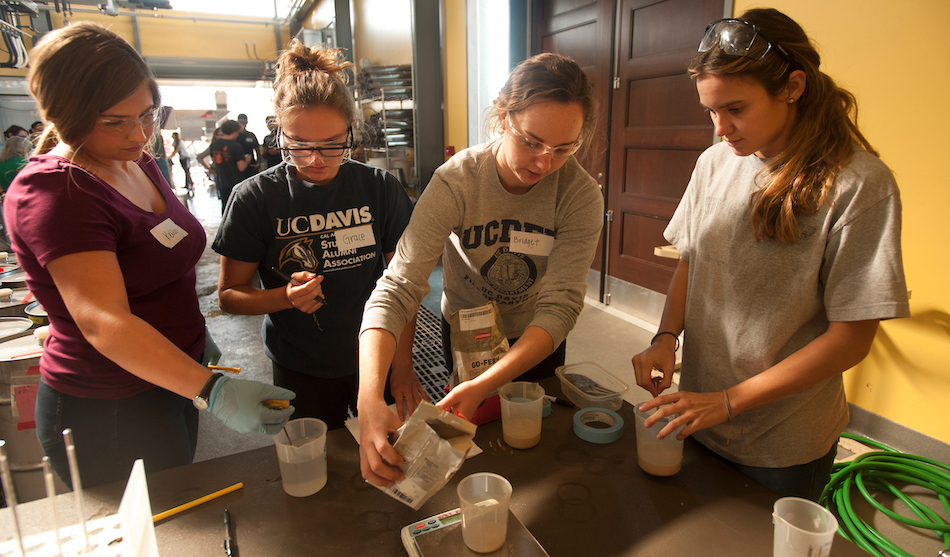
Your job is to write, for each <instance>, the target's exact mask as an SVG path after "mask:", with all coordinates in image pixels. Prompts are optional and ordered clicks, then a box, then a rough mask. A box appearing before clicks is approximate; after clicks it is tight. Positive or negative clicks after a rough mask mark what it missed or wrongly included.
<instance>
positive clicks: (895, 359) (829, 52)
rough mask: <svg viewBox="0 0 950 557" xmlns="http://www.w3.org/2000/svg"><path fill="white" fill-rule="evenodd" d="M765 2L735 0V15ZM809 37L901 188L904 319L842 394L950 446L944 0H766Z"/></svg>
mask: <svg viewBox="0 0 950 557" xmlns="http://www.w3.org/2000/svg"><path fill="white" fill-rule="evenodd" d="M761 6H762V4H758V3H752V2H746V1H742V0H736V2H735V11H736V14H740V13H742V11H744V10H746V9H748V8H751V7H761ZM768 6H770V7H774V8H776V9H778V10H780V11H782V12H784V13H785V14H787V15H788V16H789V17H791V18H792V19H794V20H795V21H797V22H798V23H799V24H800V25H801V26H802V27H803V28H804V29H805V32H806V33H808V35H809V36H810V37H811V38H812V39H813V40H814V41H816V42H817V45H818V49H819V53H820V54H821V55H822V68H823V70H824V71H825V73H827V74H828V75H830V76H832V77H833V78H834V79H835V80H836V81H837V82H838V83H839V84H840V85H841V86H843V87H845V88H846V89H849V90H850V91H851V92H852V93H854V94H855V96H857V98H858V106H859V108H860V111H859V124H860V126H861V129H862V131H863V133H864V134H865V136H866V137H867V138H868V140H869V141H870V142H871V144H872V145H874V147H875V148H876V149H877V150H878V151H879V152H880V154H881V158H882V159H883V160H884V162H885V163H887V165H888V166H890V167H891V169H892V170H893V171H894V173H895V175H896V177H897V182H898V184H899V185H900V188H901V200H902V202H903V206H904V213H903V237H902V244H903V251H904V271H905V273H906V275H907V286H908V288H910V289H911V290H912V291H913V294H912V297H911V301H910V305H911V314H912V315H911V317H910V318H908V319H898V320H893V321H887V322H884V323H882V324H881V328H880V330H879V332H878V335H877V339H876V340H875V343H874V346H873V347H872V349H871V355H870V356H869V357H868V358H867V360H865V361H864V362H863V363H861V364H860V365H859V366H857V367H856V368H854V369H852V370H850V371H848V372H847V373H846V374H845V384H846V386H847V391H848V399H849V400H850V401H851V402H853V403H855V404H857V405H859V406H861V407H862V408H866V409H868V410H870V411H872V412H875V413H877V414H881V415H883V416H885V417H887V418H890V419H891V420H893V421H895V422H898V423H901V424H903V425H906V426H908V427H910V428H912V429H915V430H917V431H920V432H922V433H925V434H927V435H930V436H933V437H936V438H938V439H940V440H942V441H944V442H950V418H948V417H947V408H950V313H948V312H950V259H948V257H947V242H950V218H948V217H947V211H948V210H950V187H948V181H947V178H946V176H947V165H946V162H945V161H946V156H947V153H948V152H950V132H948V130H950V115H948V112H947V110H946V109H945V107H946V103H947V94H948V91H950V73H948V72H947V62H946V56H947V39H946V37H947V29H948V24H950V2H947V1H946V0H913V1H910V2H893V1H892V0H834V1H830V2H829V1H828V0H772V1H770V2H769V4H768Z"/></svg>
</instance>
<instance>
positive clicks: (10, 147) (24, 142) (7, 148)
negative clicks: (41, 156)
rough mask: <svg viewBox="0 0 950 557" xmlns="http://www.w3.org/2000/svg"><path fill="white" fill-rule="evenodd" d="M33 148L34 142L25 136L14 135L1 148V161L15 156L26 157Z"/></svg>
mask: <svg viewBox="0 0 950 557" xmlns="http://www.w3.org/2000/svg"><path fill="white" fill-rule="evenodd" d="M32 150H33V144H32V143H30V140H29V139H27V138H25V137H20V136H18V135H14V136H13V137H11V138H8V139H7V140H6V142H5V143H4V144H3V149H0V161H5V160H9V159H12V158H13V157H26V156H27V155H29V154H30V151H32Z"/></svg>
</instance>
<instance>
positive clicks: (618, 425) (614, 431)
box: [574, 408, 623, 445]
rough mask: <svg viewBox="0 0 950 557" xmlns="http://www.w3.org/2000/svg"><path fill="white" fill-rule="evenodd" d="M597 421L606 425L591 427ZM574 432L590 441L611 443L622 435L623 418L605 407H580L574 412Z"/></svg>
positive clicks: (603, 443) (602, 443)
mask: <svg viewBox="0 0 950 557" xmlns="http://www.w3.org/2000/svg"><path fill="white" fill-rule="evenodd" d="M591 423H597V424H598V425H606V426H607V427H591V426H589V425H587V424H591ZM574 433H575V434H576V435H577V436H578V437H580V438H581V439H583V440H584V441H589V442H591V443H599V444H601V445H606V444H607V443H613V442H614V441H616V440H617V439H620V436H621V435H623V418H621V417H620V414H617V413H616V412H614V411H613V410H607V409H606V408H582V409H580V410H578V411H577V412H576V413H575V414H574Z"/></svg>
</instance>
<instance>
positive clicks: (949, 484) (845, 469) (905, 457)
mask: <svg viewBox="0 0 950 557" xmlns="http://www.w3.org/2000/svg"><path fill="white" fill-rule="evenodd" d="M841 436H842V437H847V438H849V439H854V440H857V441H860V442H862V443H864V444H866V445H869V446H871V447H874V448H877V449H880V450H878V451H873V452H869V453H865V454H862V455H859V456H858V457H857V458H855V459H854V460H853V461H851V462H842V463H836V464H835V465H834V467H833V468H832V473H831V480H830V481H829V482H828V485H826V486H825V489H824V490H823V491H822V492H821V498H820V499H819V501H818V502H819V504H821V505H823V506H824V507H826V508H827V509H828V510H830V511H831V512H832V513H834V515H835V516H836V517H837V518H838V533H839V534H841V535H842V536H844V537H845V538H847V539H848V540H850V541H851V542H853V543H854V544H855V545H857V546H859V547H860V548H861V549H863V550H865V551H867V552H868V553H870V554H871V555H875V556H877V557H888V556H891V555H893V556H897V557H914V555H912V554H910V553H907V552H906V551H904V550H903V549H901V548H900V547H898V546H897V544H895V543H894V542H892V541H891V540H889V539H887V538H885V537H884V536H882V535H881V534H880V533H878V532H877V531H876V530H874V528H872V527H871V526H870V525H869V524H868V523H867V522H865V521H864V520H863V519H861V518H860V517H859V516H857V515H856V514H855V513H854V508H853V506H852V504H851V501H852V496H855V497H856V496H857V494H860V495H861V496H863V497H864V499H865V500H866V501H867V502H868V503H870V504H871V506H873V507H874V508H875V509H877V510H878V511H880V512H882V513H884V514H885V515H887V516H889V517H890V518H892V519H894V520H896V521H898V522H901V523H903V524H906V525H908V526H914V527H917V528H922V529H925V530H928V531H930V532H932V533H933V534H934V535H935V536H936V537H937V538H942V539H943V544H944V550H945V551H948V552H950V524H948V523H950V499H948V498H950V465H948V464H945V463H942V462H939V461H936V460H933V459H929V458H925V457H922V456H917V455H911V454H906V453H902V452H900V451H898V450H895V449H893V448H891V447H888V446H887V445H885V444H883V443H878V442H877V441H872V440H871V439H866V438H864V437H859V436H857V435H852V434H849V433H842V434H841ZM895 483H897V484H898V485H903V486H906V485H916V486H920V487H923V488H925V489H929V490H931V491H933V492H934V493H935V494H936V496H937V498H938V499H939V500H940V503H941V504H942V505H943V510H944V512H945V513H946V515H943V516H942V515H940V514H939V513H937V512H934V511H933V510H931V509H930V508H929V507H927V506H925V505H924V504H923V503H920V502H919V501H916V500H915V499H913V498H912V497H910V496H908V495H906V494H904V493H903V492H901V490H900V489H899V487H897V486H895ZM874 492H884V493H889V494H891V495H893V496H894V497H895V498H897V500H899V501H901V502H902V503H903V504H904V505H906V506H907V508H909V509H910V510H911V512H912V513H913V514H914V515H915V516H916V517H917V520H915V519H913V518H907V517H904V516H901V515H899V514H897V513H895V512H894V511H892V510H890V509H888V508H885V507H884V506H883V505H881V504H880V503H879V502H878V501H877V500H876V499H875V498H874V497H873V493H874ZM941 554H943V552H941Z"/></svg>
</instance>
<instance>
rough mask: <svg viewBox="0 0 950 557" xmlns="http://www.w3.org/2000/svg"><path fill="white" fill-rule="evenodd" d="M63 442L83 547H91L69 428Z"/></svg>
mask: <svg viewBox="0 0 950 557" xmlns="http://www.w3.org/2000/svg"><path fill="white" fill-rule="evenodd" d="M63 440H64V441H65V442H66V460H68V461H69V477H70V479H71V480H72V484H73V493H75V494H76V510H77V511H78V512H79V523H80V524H81V525H82V544H83V545H82V547H83V549H85V548H87V547H89V533H88V532H87V531H86V513H85V512H84V511H83V508H82V481H80V479H79V464H77V462H76V445H75V444H74V443H73V430H71V429H69V428H68V427H67V428H66V429H64V430H63Z"/></svg>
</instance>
